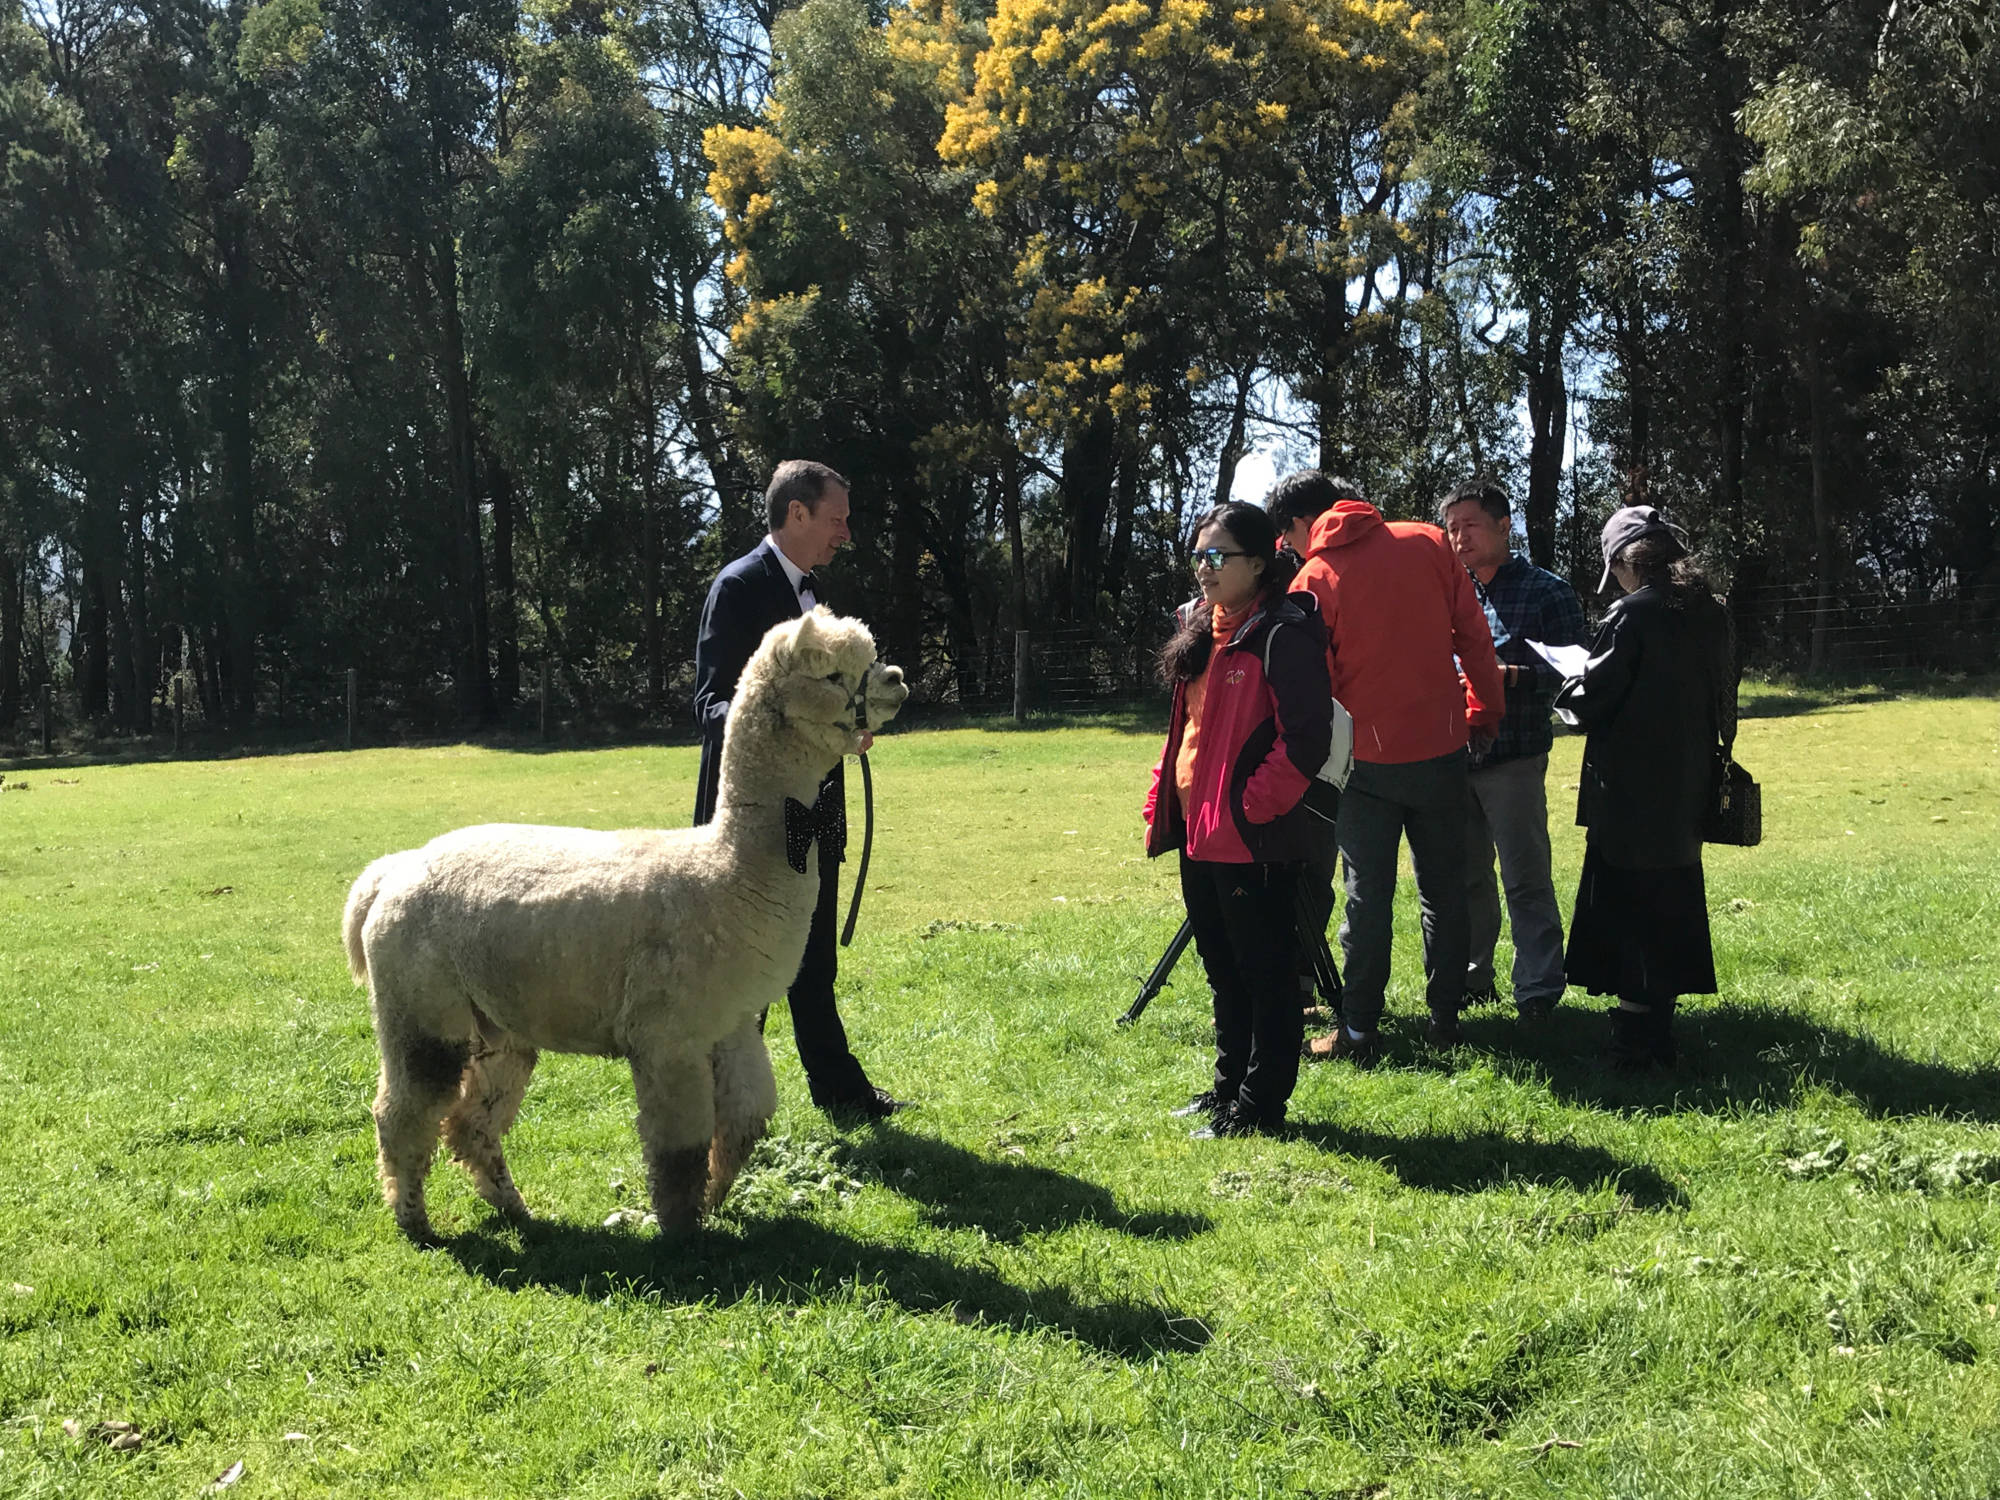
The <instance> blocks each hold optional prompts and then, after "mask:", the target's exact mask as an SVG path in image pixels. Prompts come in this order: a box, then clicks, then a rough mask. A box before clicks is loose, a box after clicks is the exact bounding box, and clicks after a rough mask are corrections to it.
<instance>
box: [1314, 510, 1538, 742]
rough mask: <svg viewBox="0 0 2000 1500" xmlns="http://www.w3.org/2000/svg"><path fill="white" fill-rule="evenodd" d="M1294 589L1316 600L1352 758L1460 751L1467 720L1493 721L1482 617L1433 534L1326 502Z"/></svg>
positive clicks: (1447, 549) (1494, 669) (1494, 700)
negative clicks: (1350, 730)
mask: <svg viewBox="0 0 2000 1500" xmlns="http://www.w3.org/2000/svg"><path fill="white" fill-rule="evenodd" d="M1292 588H1293V589H1294V590H1295V591H1296V590H1300V589H1306V590H1310V591H1311V593H1312V595H1313V597H1314V598H1316V599H1317V600H1318V601H1319V611H1320V618H1321V619H1322V620H1324V621H1325V623H1326V631H1327V658H1328V665H1329V666H1330V668H1331V670H1332V677H1333V696H1334V697H1336V698H1338V699H1339V700H1340V701H1341V702H1342V703H1343V704H1345V705H1346V707H1347V711H1348V712H1349V713H1351V714H1352V715H1354V758H1355V759H1356V760H1363V761H1374V762H1376V763H1378V764H1386V765H1399V764H1403V763H1406V762H1409V761H1418V760H1434V759H1436V758H1437V757H1438V756H1440V755H1449V754H1450V753H1451V752H1452V751H1454V750H1461V749H1463V748H1464V747H1465V739H1466V724H1467V721H1468V719H1469V720H1470V722H1471V723H1472V724H1473V725H1474V726H1476V727H1479V728H1482V729H1483V728H1492V727H1495V726H1497V725H1498V724H1499V723H1500V717H1501V714H1502V713H1503V712H1504V711H1505V709H1506V697H1505V690H1504V689H1503V688H1502V687H1501V685H1500V663H1499V660H1498V658H1496V657H1495V656H1494V654H1493V634H1492V632H1491V631H1490V630H1488V629H1487V626H1486V612H1485V611H1484V610H1483V609H1481V608H1480V605H1479V596H1478V595H1477V594H1476V593H1475V592H1474V591H1473V587H1472V576H1471V575H1470V574H1469V573H1467V572H1466V571H1465V568H1464V566H1463V565H1462V564H1461V563H1460V562H1459V560H1458V559H1457V558H1456V557H1455V556H1453V555H1452V550H1451V544H1450V543H1449V542H1447V541H1446V540H1445V535H1444V533H1443V532H1442V531H1440V530H1438V529H1437V527H1435V526H1426V525H1424V524H1423V523H1422V522H1420V521H1385V520H1383V519H1382V513H1381V512H1380V511H1379V510H1377V509H1376V508H1375V507H1374V506H1372V505H1370V504H1368V503H1367V502H1366V501H1362V500H1339V501H1336V502H1335V503H1334V504H1333V505H1332V506H1331V507H1330V508H1329V509H1327V510H1325V511H1323V512H1322V513H1321V514H1320V516H1319V518H1318V519H1317V520H1315V521H1314V522H1313V526H1312V540H1311V542H1310V544H1309V545H1308V547H1307V552H1306V560H1305V566H1304V567H1302V568H1301V569H1300V570H1299V576H1298V579H1297V581H1296V582H1294V583H1293V584H1292ZM1454 656H1456V657H1457V658H1458V660H1457V663H1456V665H1454V663H1453V660H1452V658H1453V657H1454ZM1461 673H1462V675H1461Z"/></svg>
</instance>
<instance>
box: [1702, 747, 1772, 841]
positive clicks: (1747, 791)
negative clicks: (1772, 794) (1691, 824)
mask: <svg viewBox="0 0 2000 1500" xmlns="http://www.w3.org/2000/svg"><path fill="white" fill-rule="evenodd" d="M1701 839H1702V842H1703V843H1705V844H1735V845H1738V846H1739V847H1741V848H1745V849H1751V848H1755V847H1756V846H1757V845H1758V844H1760V843H1762V842H1763V839H1764V790H1763V788H1762V787H1760V786H1758V785H1757V781H1756V778H1755V777H1753V776H1752V775H1751V774H1750V773H1749V772H1748V771H1746V770H1744V769H1743V768H1742V767H1741V766H1739V765H1737V764H1736V760H1735V757H1733V756H1732V755H1731V754H1730V753H1729V749H1728V748H1727V747H1724V748H1723V749H1721V750H1718V751H1717V752H1716V755H1715V784H1714V787H1713V788H1712V789H1711V790H1710V792H1709V796H1708V812H1707V814H1706V815H1705V816H1704V817H1703V818H1702V820H1701Z"/></svg>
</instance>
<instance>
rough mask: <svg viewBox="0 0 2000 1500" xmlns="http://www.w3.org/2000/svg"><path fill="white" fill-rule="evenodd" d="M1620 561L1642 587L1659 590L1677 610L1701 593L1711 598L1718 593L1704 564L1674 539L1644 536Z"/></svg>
mask: <svg viewBox="0 0 2000 1500" xmlns="http://www.w3.org/2000/svg"><path fill="white" fill-rule="evenodd" d="M1617 560H1618V561H1619V562H1621V563H1623V564H1625V566H1626V567H1628V568H1630V569H1631V570H1632V571H1633V572H1634V573H1636V574H1638V575H1639V586H1640V587H1641V588H1646V587H1649V586H1650V587H1652V588H1656V589H1658V590H1659V591H1660V592H1661V593H1663V594H1665V595H1666V596H1667V602H1668V603H1670V604H1671V605H1673V606H1674V607H1675V608H1676V609H1678V608H1680V607H1681V606H1682V605H1684V604H1686V603H1687V601H1688V599H1689V598H1690V597H1691V596H1693V595H1694V594H1695V593H1697V592H1699V593H1701V594H1704V595H1711V596H1712V595H1713V594H1714V592H1715V590H1714V589H1712V588H1710V587H1709V583H1708V575H1707V574H1705V573H1703V572H1702V570H1701V566H1700V564H1698V563H1697V562H1696V561H1695V560H1694V558H1693V557H1692V556H1690V555H1689V553H1688V550H1687V548H1685V547H1683V546H1682V545H1681V544H1680V542H1679V541H1678V540H1677V539H1676V538H1674V537H1671V536H1642V537H1640V538H1639V539H1638V540H1637V541H1636V542H1632V543H1631V544H1629V545H1628V546H1626V547H1625V548H1624V550H1622V551H1621V552H1620V553H1619V554H1618V558H1617Z"/></svg>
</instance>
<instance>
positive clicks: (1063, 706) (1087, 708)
mask: <svg viewBox="0 0 2000 1500" xmlns="http://www.w3.org/2000/svg"><path fill="white" fill-rule="evenodd" d="M1730 611H1731V614H1732V616H1733V618H1734V620H1735V624H1736V631H1737V647H1738V653H1739V657H1740V659H1741V661H1742V664H1743V666H1744V668H1745V669H1746V670H1749V671H1753V672H1766V673H1774V674H1777V675H1790V676H1799V677H1813V676H1821V677H1832V678H1893V677H1897V676H1911V675H1923V674H1962V675H1967V676H1974V677H1979V676H1994V675H2000V583H1994V584H1984V585H1980V586H1976V587H1969V588H1961V589H1957V590H1955V591H1953V592H1952V593H1950V594H1949V595H1947V596H1944V597H1940V598H1932V599H1909V598H1898V597H1895V596H1893V595H1890V594H1887V593H1883V592H1869V591H1861V590H1849V591H1847V592H1844V593H1842V594H1840V595H1838V596H1836V597H1832V598H1822V597H1821V596H1820V595H1819V594H1818V593H1817V592H1816V591H1815V590H1814V589H1813V588H1812V587H1811V586H1810V585H1771V586H1767V587H1763V588H1757V589H1752V590H1748V591H1745V592H1743V593H1740V594H1738V595H1736V596H1733V597H1732V598H1731V600H1730ZM1165 628H1166V624H1165V621H1164V620H1163V621H1161V622H1160V623H1159V624H1158V625H1157V626H1155V627H1153V628H1141V629H1137V630H1134V629H1132V628H1130V627H1121V626H1118V625H1113V624H1108V623H1107V624H1106V625H1103V626H1099V627H1094V628H1093V627H1082V626H1064V627H1056V628H1047V629H1039V630H1029V631H1020V632H1012V633H1003V634H1001V635H998V636H996V637H995V638H994V639H992V640H990V641H986V642H983V643H982V647H981V660H980V663H979V667H980V670H979V671H977V672H976V673H971V672H959V671H955V670H953V665H952V664H951V663H950V662H947V661H943V660H940V661H939V662H937V663H933V664H931V666H932V667H933V668H934V670H930V671H926V672H924V673H922V674H920V675H919V676H918V678H917V682H918V685H919V688H920V692H921V695H922V698H923V699H924V701H923V702H921V703H913V705H912V707H913V708H914V709H916V711H917V713H919V714H924V713H943V714H947V715H948V714H951V713H953V712H958V713H967V714H980V715H986V714H995V715H1005V714H1012V715H1014V716H1015V717H1017V718H1020V719H1026V718H1029V717H1031V716H1035V715H1060V714H1081V713H1092V712H1102V711H1105V710H1110V709H1119V708H1127V707H1131V706H1134V705H1137V704H1140V703H1147V702H1154V701H1157V700H1158V699H1159V698H1161V697H1162V696H1163V693H1162V690H1161V689H1160V687H1159V686H1158V683H1157V681H1156V679H1155V677H1154V662H1155V660H1156V656H1157V653H1158V651H1159V648H1160V646H1161V644H1162V642H1163V640H1164V633H1165ZM1010 635H1011V640H1010V638H1009V637H1010ZM1010 647H1011V652H1010ZM1010 654H1011V670H1009V661H1008V659H1009V656H1010ZM691 677H692V673H691V671H684V672H682V673H679V674H677V675H676V680H675V681H673V682H672V683H671V684H670V685H669V691H668V694H667V698H668V701H666V702H665V703H663V704H662V705H661V707H660V710H659V711H658V712H654V713H648V712H646V711H645V709H644V708H643V707H641V706H640V705H639V704H638V703H637V702H633V701H630V699H631V694H632V689H633V687H634V684H633V683H632V682H631V680H630V676H629V674H626V675H623V676H620V677H618V678H616V679H615V680H614V679H612V678H610V677H608V676H607V677H606V678H604V679H603V680H597V679H594V678H591V677H590V675H589V674H587V673H586V674H584V675H583V676H582V677H579V676H578V675H577V674H576V673H575V672H574V671H571V672H565V671H563V670H561V669H560V668H559V667H556V666H555V665H554V664H553V663H551V664H550V666H549V668H548V669H546V670H545V669H544V666H543V664H542V663H540V662H538V661H524V662H523V663H522V664H521V669H520V690H519V693H518V696H516V697H515V699H514V700H513V702H512V703H511V704H509V705H507V706H505V707H503V708H502V709H501V711H500V714H499V718H498V722H497V723H496V724H495V725H494V726H493V727H494V728H496V729H498V730H499V731H500V732H501V733H502V734H511V735H514V736H517V737H521V738H530V739H534V738H539V739H561V740H566V741H575V740H578V739H585V740H594V739H603V738H606V737H610V738H618V737H628V736H630V735H633V734H635V733H636V734H641V735H645V734H658V733H669V734H670V733H673V732H676V731H685V730H687V729H689V728H690V727H691V725H690V719H689V716H688V708H687V694H688V692H689V691H690V689H691ZM176 684H178V686H179V689H180V691H179V694H178V698H179V702H178V705H176V702H175V697H176V694H175V691H174V688H175V686H176ZM255 722H256V731H255V732H256V736H257V737H258V738H259V739H265V740H279V741H284V740H297V741H302V742H303V741H311V742H317V743H325V742H328V741H331V742H333V743H336V744H338V743H348V744H376V745H379V744H393V743H397V742H400V741H406V740H411V739H423V738H428V737H431V736H436V735H449V734H453V733H460V732H463V728H464V719H463V709H462V705H461V704H460V703H459V702H458V700H457V698H456V695H455V692H454V684H453V683H452V681H451V680H450V678H448V677H446V676H443V675H431V676H426V677H422V678H399V677H397V676H395V675H394V674H393V673H389V674H383V673H379V672H377V671H376V670H374V669H373V668H372V667H371V666H370V665H369V664H366V663H362V664H358V665H357V666H356V667H355V668H353V669H352V671H351V672H350V671H349V670H348V669H345V668H334V667H319V668H312V669H308V668H304V667H297V666H289V665H288V666H286V667H285V668H284V669H283V670H279V669H277V668H275V667H274V668H273V669H271V671H270V672H269V673H268V676H267V675H266V674H260V681H259V691H258V705H257V714H256V721H255ZM152 726H153V727H152V733H153V735H154V736H155V737H156V738H158V739H162V740H164V739H168V738H169V737H171V739H172V741H173V743H174V746H175V750H176V753H178V752H179V750H180V747H181V744H182V742H183V740H186V741H188V742H189V743H190V748H192V746H193V745H194V744H197V743H201V742H203V741H206V742H210V743H211V744H221V743H223V742H225V741H231V740H232V739H240V738H241V737H242V734H243V730H242V727H241V726H240V725H238V724H237V723H236V722H234V715H233V714H232V713H231V712H230V710H229V708H228V706H227V705H225V704H223V703H221V702H220V701H219V693H218V692H217V690H216V687H215V685H213V684H208V685H204V684H202V683H199V682H197V681H196V680H195V678H194V674H193V673H191V672H184V673H179V674H174V675H173V676H171V677H168V678H166V679H165V680H164V681H163V683H162V687H161V690H160V691H159V693H158V694H157V696H156V699H155V702H154V705H153V712H152ZM79 733H81V734H83V735H85V736H89V735H90V734H91V733H92V726H90V725H89V724H86V723H84V722H83V721H82V720H81V719H80V718H79V716H78V715H77V712H76V703H75V700H74V698H73V696H72V695H71V694H70V693H68V692H67V691H65V690H64V687H63V685H62V684H57V685H56V686H55V687H54V689H53V691H51V690H50V687H49V685H48V684H47V683H43V684H38V685H36V686H34V687H31V688H30V689H28V691H27V692H25V693H24V694H23V702H22V704H21V706H20V710H19V712H18V713H17V715H16V718H15V722H14V723H13V724H12V726H11V727H9V728H7V729H4V730H0V743H6V744H11V745H12V746H13V747H14V748H15V749H16V750H18V751H20V752H23V753H29V754H32V753H35V752H36V751H38V750H41V749H42V747H43V746H44V745H50V746H54V745H58V744H60V743H61V742H63V741H65V740H70V739H72V738H73V737H74V736H75V735H77V734H79Z"/></svg>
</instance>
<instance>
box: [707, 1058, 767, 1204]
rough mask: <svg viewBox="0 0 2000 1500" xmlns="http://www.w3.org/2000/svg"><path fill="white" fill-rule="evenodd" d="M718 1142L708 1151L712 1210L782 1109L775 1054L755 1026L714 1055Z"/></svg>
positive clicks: (715, 1141)
mask: <svg viewBox="0 0 2000 1500" xmlns="http://www.w3.org/2000/svg"><path fill="white" fill-rule="evenodd" d="M713 1063H714V1069H715V1139H714V1140H713V1142H711V1144H710V1146H709V1150H708V1207H709V1208H711V1209H712V1208H714V1207H716V1206H717V1205H718V1204H719V1203H721V1202H722V1199H723V1197H724V1195H725V1194H727V1193H728V1191H729V1185H730V1184H731V1183H733V1182H734V1181H736V1174H737V1173H738V1172H740V1171H742V1170H743V1163H744V1162H745V1161H747V1160H748V1159H749V1157H750V1152H751V1150H752V1149H753V1148H754V1147H755V1146H756V1144H757V1142H759V1141H760V1140H762V1139H763V1138H764V1127H765V1126H766V1125H768V1124H770V1123H771V1116H772V1115H774V1114H775V1113H777V1109H778V1083H777V1080H776V1079H775V1078H773V1077H772V1076H771V1054H770V1052H769V1051H768V1050H767V1049H766V1048H765V1046H764V1038H763V1036H762V1034H761V1033H760V1032H759V1031H758V1029H757V1024H756V1022H754V1021H750V1022H746V1023H744V1025H743V1026H742V1027H741V1028H740V1029H739V1030H737V1032H736V1033H735V1034H734V1035H732V1036H728V1037H724V1038H723V1040H722V1041H721V1043H720V1044H719V1045H717V1047H716V1049H715V1055H714V1058H713Z"/></svg>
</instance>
